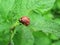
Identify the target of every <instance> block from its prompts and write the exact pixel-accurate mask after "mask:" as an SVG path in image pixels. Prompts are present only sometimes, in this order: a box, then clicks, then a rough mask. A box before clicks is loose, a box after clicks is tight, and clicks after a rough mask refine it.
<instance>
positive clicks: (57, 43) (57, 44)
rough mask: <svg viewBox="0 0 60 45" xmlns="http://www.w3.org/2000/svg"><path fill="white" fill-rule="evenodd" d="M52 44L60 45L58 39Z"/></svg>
mask: <svg viewBox="0 0 60 45" xmlns="http://www.w3.org/2000/svg"><path fill="white" fill-rule="evenodd" d="M52 45H60V41H56V42H55V43H53V44H52Z"/></svg>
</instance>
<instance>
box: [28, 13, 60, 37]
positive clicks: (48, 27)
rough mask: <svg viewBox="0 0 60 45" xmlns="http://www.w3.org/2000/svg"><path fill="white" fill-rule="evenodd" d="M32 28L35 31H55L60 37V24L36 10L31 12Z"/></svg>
mask: <svg viewBox="0 0 60 45" xmlns="http://www.w3.org/2000/svg"><path fill="white" fill-rule="evenodd" d="M29 17H30V20H31V22H30V27H29V28H30V29H31V30H34V31H40V30H42V31H43V32H46V33H53V34H55V35H57V36H59V37H60V25H59V24H58V23H56V22H54V21H53V20H48V19H46V18H45V17H44V16H42V14H38V13H35V12H32V13H30V16H29Z"/></svg>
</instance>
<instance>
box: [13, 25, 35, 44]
mask: <svg viewBox="0 0 60 45" xmlns="http://www.w3.org/2000/svg"><path fill="white" fill-rule="evenodd" d="M22 27H23V28H22ZM22 27H18V28H17V32H16V34H15V36H14V38H13V41H14V45H33V42H34V38H33V35H32V33H31V31H30V30H29V29H28V28H27V27H25V26H22Z"/></svg>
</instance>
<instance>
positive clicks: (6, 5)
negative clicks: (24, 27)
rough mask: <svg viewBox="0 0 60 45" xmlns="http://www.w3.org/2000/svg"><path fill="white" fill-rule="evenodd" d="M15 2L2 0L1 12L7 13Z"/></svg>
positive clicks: (0, 2) (0, 3) (2, 13)
mask: <svg viewBox="0 0 60 45" xmlns="http://www.w3.org/2000/svg"><path fill="white" fill-rule="evenodd" d="M13 4H14V0H1V1H0V14H1V15H6V14H7V13H8V12H9V11H10V10H11V9H12V6H13Z"/></svg>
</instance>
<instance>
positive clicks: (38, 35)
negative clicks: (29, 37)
mask: <svg viewBox="0 0 60 45" xmlns="http://www.w3.org/2000/svg"><path fill="white" fill-rule="evenodd" d="M33 34H34V37H35V42H34V45H51V40H50V39H49V38H48V37H47V35H45V34H44V33H43V32H38V31H36V32H33Z"/></svg>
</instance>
